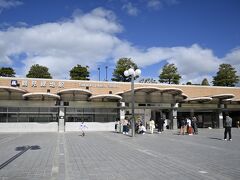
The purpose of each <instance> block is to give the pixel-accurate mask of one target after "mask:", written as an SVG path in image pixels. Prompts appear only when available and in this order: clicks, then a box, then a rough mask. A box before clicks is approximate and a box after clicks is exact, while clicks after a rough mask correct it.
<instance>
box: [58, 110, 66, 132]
mask: <svg viewBox="0 0 240 180" xmlns="http://www.w3.org/2000/svg"><path fill="white" fill-rule="evenodd" d="M64 110H65V109H64V107H60V108H59V114H58V117H59V119H58V132H65V119H64V117H65V111H64Z"/></svg>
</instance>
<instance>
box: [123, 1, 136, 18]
mask: <svg viewBox="0 0 240 180" xmlns="http://www.w3.org/2000/svg"><path fill="white" fill-rule="evenodd" d="M122 9H123V10H125V11H127V13H128V14H129V15H130V16H137V15H138V13H139V10H138V9H137V7H135V6H133V4H132V3H130V2H128V3H127V4H124V5H123V7H122Z"/></svg>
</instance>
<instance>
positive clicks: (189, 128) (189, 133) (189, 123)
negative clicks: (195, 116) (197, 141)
mask: <svg viewBox="0 0 240 180" xmlns="http://www.w3.org/2000/svg"><path fill="white" fill-rule="evenodd" d="M186 120H187V133H188V135H192V121H191V119H190V118H187V119H186Z"/></svg>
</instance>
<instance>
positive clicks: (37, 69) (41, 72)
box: [26, 64, 52, 79]
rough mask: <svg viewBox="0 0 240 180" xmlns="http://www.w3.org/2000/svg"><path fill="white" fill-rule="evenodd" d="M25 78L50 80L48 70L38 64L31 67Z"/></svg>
mask: <svg viewBox="0 0 240 180" xmlns="http://www.w3.org/2000/svg"><path fill="white" fill-rule="evenodd" d="M26 76H27V77H28V78H44V79H52V76H51V74H50V73H49V72H48V68H47V67H45V66H40V65H39V64H34V65H32V66H31V68H30V70H29V72H28V74H27V75H26Z"/></svg>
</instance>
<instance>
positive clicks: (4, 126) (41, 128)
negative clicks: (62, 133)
mask: <svg viewBox="0 0 240 180" xmlns="http://www.w3.org/2000/svg"><path fill="white" fill-rule="evenodd" d="M0 132H58V123H57V122H50V123H36V122H31V123H0Z"/></svg>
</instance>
